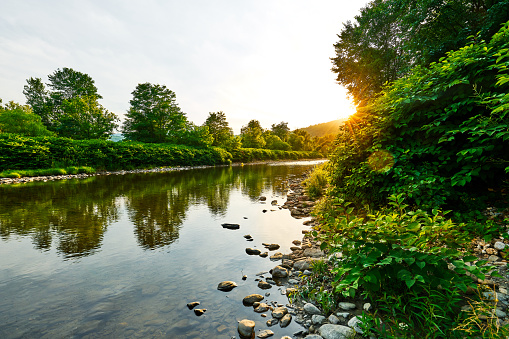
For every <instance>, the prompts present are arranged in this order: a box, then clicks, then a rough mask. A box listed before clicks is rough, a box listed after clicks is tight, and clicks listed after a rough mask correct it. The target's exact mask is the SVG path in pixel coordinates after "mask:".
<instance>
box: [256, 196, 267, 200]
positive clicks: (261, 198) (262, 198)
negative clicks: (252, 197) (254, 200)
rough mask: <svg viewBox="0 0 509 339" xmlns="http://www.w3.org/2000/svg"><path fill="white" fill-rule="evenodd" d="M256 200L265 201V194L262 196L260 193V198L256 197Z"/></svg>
mask: <svg viewBox="0 0 509 339" xmlns="http://www.w3.org/2000/svg"><path fill="white" fill-rule="evenodd" d="M258 200H260V201H265V200H267V197H265V196H263V195H262V196H261V197H260V198H258Z"/></svg>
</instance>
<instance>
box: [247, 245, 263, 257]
mask: <svg viewBox="0 0 509 339" xmlns="http://www.w3.org/2000/svg"><path fill="white" fill-rule="evenodd" d="M246 253H247V254H249V255H260V253H262V252H261V251H260V250H259V249H256V248H251V247H248V248H246Z"/></svg>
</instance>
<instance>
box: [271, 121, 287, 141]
mask: <svg viewBox="0 0 509 339" xmlns="http://www.w3.org/2000/svg"><path fill="white" fill-rule="evenodd" d="M271 127H272V128H271V130H272V133H274V135H276V136H278V137H279V139H281V140H282V141H288V135H290V128H289V127H288V123H287V122H283V121H281V122H280V123H279V124H277V125H276V124H272V126H271Z"/></svg>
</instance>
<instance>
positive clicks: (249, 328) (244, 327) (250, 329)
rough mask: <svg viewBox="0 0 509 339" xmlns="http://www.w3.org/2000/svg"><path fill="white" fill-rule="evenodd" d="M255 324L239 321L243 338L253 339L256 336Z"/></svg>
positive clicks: (249, 321) (244, 320) (248, 321)
mask: <svg viewBox="0 0 509 339" xmlns="http://www.w3.org/2000/svg"><path fill="white" fill-rule="evenodd" d="M254 327H255V322H254V321H252V320H248V319H243V320H241V321H239V327H238V331H239V334H240V336H241V338H251V337H252V336H253V335H254Z"/></svg>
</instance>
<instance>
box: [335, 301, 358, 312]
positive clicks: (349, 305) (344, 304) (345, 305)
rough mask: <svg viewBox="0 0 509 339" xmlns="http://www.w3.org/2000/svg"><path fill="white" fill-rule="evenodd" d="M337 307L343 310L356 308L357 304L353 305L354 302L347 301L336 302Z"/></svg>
mask: <svg viewBox="0 0 509 339" xmlns="http://www.w3.org/2000/svg"><path fill="white" fill-rule="evenodd" d="M338 307H339V308H340V309H342V310H345V311H350V310H355V309H356V308H357V306H355V304H352V303H347V302H340V303H338Z"/></svg>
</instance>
